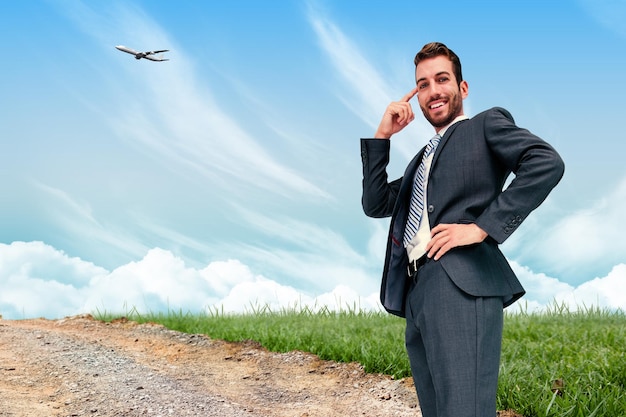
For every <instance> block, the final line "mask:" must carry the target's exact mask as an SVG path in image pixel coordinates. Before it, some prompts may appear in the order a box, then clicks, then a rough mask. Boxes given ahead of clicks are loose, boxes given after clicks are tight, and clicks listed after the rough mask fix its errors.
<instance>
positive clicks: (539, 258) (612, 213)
mask: <svg viewBox="0 0 626 417" xmlns="http://www.w3.org/2000/svg"><path fill="white" fill-rule="evenodd" d="M582 192H583V193H584V191H582ZM624 212H626V177H625V178H623V179H622V180H621V181H620V182H618V184H617V186H616V188H615V190H614V191H613V192H611V193H610V194H608V195H606V196H605V197H604V198H603V199H602V200H600V201H597V202H595V203H594V204H593V205H592V206H591V207H589V208H587V209H584V210H580V211H576V212H572V213H570V214H567V215H565V216H561V219H560V220H558V221H556V222H555V223H554V224H553V225H552V226H550V227H548V228H546V227H545V221H541V222H539V221H538V219H534V220H533V223H529V226H530V229H528V230H525V233H524V234H523V235H521V236H519V239H517V242H518V243H517V246H518V247H517V248H516V252H519V253H520V254H521V255H520V257H519V259H521V260H522V261H524V262H526V263H531V262H532V263H533V264H539V265H549V266H548V267H549V268H550V269H551V270H552V271H559V273H560V274H562V275H563V276H564V277H568V281H569V282H574V281H576V282H582V281H583V280H586V279H588V277H590V276H593V275H597V274H598V267H602V268H607V265H609V266H610V265H616V264H619V263H623V262H626V255H625V254H626V239H624V228H623V227H619V225H621V224H622V223H623V220H622V218H623V213H624ZM528 240H532V241H533V244H532V245H529V244H527V241H528ZM605 271H606V270H604V271H603V272H602V273H605Z"/></svg>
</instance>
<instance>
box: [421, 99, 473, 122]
mask: <svg viewBox="0 0 626 417" xmlns="http://www.w3.org/2000/svg"><path fill="white" fill-rule="evenodd" d="M440 98H441V97H437V98H436V99H440ZM420 108H421V109H422V113H423V114H424V117H425V118H426V120H428V122H429V123H430V124H431V125H432V126H433V127H436V128H439V127H445V126H448V125H449V124H450V123H452V121H453V120H454V119H456V118H457V117H458V116H460V115H461V114H463V100H462V99H461V95H460V94H457V93H454V94H453V95H452V96H451V97H449V98H448V112H447V113H445V114H440V115H436V116H432V115H431V113H430V109H429V108H428V107H423V106H420Z"/></svg>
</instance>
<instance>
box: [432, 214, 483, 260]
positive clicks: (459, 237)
mask: <svg viewBox="0 0 626 417" xmlns="http://www.w3.org/2000/svg"><path fill="white" fill-rule="evenodd" d="M430 236H431V239H430V242H428V245H426V253H427V256H428V257H429V258H433V257H434V260H435V261H438V260H439V259H440V258H441V257H442V256H443V255H445V253H446V252H448V251H449V250H450V249H454V248H457V247H459V246H467V245H472V244H474V243H480V242H482V241H483V240H485V239H486V238H487V236H488V235H487V232H485V231H484V230H483V229H481V228H480V227H478V226H477V225H476V224H474V223H471V224H443V223H442V224H438V225H437V226H435V227H434V228H433V229H432V230H431V232H430Z"/></svg>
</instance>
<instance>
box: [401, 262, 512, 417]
mask: <svg viewBox="0 0 626 417" xmlns="http://www.w3.org/2000/svg"><path fill="white" fill-rule="evenodd" d="M408 279H412V283H411V284H410V287H409V291H408V293H407V300H406V334H405V342H406V348H407V353H408V355H409V360H410V364H411V372H412V374H413V381H414V383H415V389H416V390H417V396H418V399H419V403H420V407H421V410H422V416H423V417H495V416H496V393H497V389H498V371H499V367H500V351H501V346H502V325H503V301H502V298H501V297H474V296H471V295H468V294H466V293H465V292H463V291H461V290H460V289H459V288H458V287H457V286H456V285H455V284H454V283H453V282H452V280H451V279H450V278H449V276H448V275H447V274H446V272H445V270H444V269H443V267H442V266H441V264H440V263H439V262H437V261H434V260H428V261H427V262H426V263H424V264H423V265H422V266H421V267H420V268H419V269H418V271H417V274H416V275H415V276H414V277H413V278H408Z"/></svg>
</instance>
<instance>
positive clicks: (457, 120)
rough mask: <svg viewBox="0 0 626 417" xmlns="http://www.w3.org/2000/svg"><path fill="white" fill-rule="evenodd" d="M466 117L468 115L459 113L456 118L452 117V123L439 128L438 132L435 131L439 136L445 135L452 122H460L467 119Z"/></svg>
mask: <svg viewBox="0 0 626 417" xmlns="http://www.w3.org/2000/svg"><path fill="white" fill-rule="evenodd" d="M467 119H469V117H467V116H466V115H464V114H462V115H460V116H457V118H456V119H454V120H453V121H452V123H450V124H449V125H448V126H446V127H444V128H443V129H441V130H440V131H439V132H437V133H439V136H441V137H443V135H445V134H446V132H447V131H448V128H449V127H450V126H452V125H453V124H455V123H457V122H460V121H461V120H467Z"/></svg>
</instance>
